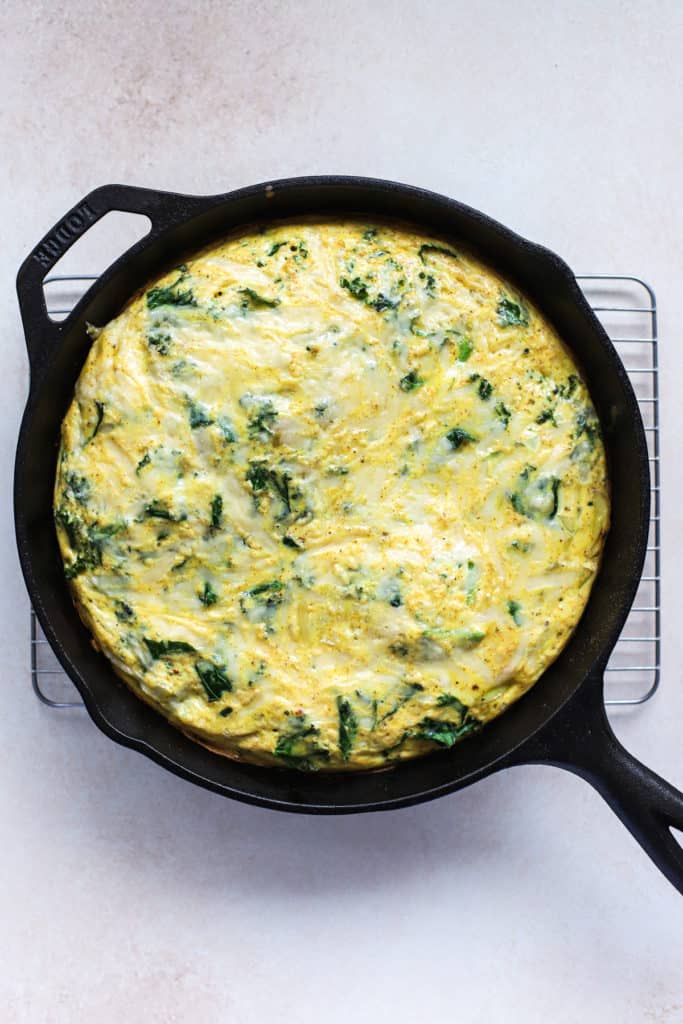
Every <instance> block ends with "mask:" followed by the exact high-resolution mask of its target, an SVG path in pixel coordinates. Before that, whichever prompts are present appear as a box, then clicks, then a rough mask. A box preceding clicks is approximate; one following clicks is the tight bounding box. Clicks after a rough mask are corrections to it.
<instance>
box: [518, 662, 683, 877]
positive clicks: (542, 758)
mask: <svg viewBox="0 0 683 1024" xmlns="http://www.w3.org/2000/svg"><path fill="white" fill-rule="evenodd" d="M519 753H520V755H521V756H519V757H518V758H515V761H516V763H518V764H521V763H526V764H529V763H545V764H548V763H550V764H554V765H556V766H558V767H560V768H565V769H567V770H568V771H571V772H574V773H575V774H576V775H580V776H581V777H582V778H583V779H585V780H586V781H587V782H589V783H590V784H591V785H592V786H593V787H594V788H595V789H596V790H597V791H598V793H600V795H601V796H602V797H604V799H605V800H606V801H607V803H608V804H609V806H610V807H611V808H612V810H613V811H614V812H615V813H616V814H617V815H618V816H619V818H621V820H622V822H623V823H624V825H626V827H627V828H628V830H629V831H630V832H631V834H632V835H633V836H634V837H635V838H636V839H637V840H638V842H639V843H640V845H641V846H642V848H643V849H644V850H645V852H646V853H647V854H648V856H649V857H651V858H652V860H653V861H654V863H655V864H656V865H657V867H658V868H659V870H660V871H661V872H662V873H663V874H664V875H665V876H666V877H667V878H668V879H669V881H670V882H671V884H672V885H673V886H675V888H676V889H678V891H679V892H680V893H682V894H683V846H681V844H680V843H679V842H678V841H677V839H676V837H675V836H674V835H673V833H672V831H671V829H672V828H675V829H680V830H681V832H683V793H681V792H680V791H679V790H677V789H676V788H675V787H674V786H672V785H671V784H670V783H668V782H667V781H666V780H665V779H662V778H661V777H660V776H659V775H657V774H656V773H655V772H653V771H652V770H651V769H650V768H647V767H646V766H645V765H644V764H642V763H641V762H640V761H638V760H637V758H635V757H633V755H632V754H630V753H629V752H628V750H626V749H625V748H624V747H623V746H622V744H621V743H620V742H619V740H618V739H617V738H616V736H615V735H614V732H613V731H612V727H611V726H610V724H609V721H608V720H607V715H606V713H605V706H604V702H603V694H602V686H600V685H599V684H598V685H596V681H595V680H592V681H591V680H589V681H587V685H584V687H583V688H582V690H581V691H580V692H579V694H577V696H576V698H575V699H574V700H573V701H572V702H571V704H570V706H569V708H565V709H564V711H562V712H560V714H559V715H558V716H557V718H556V719H554V720H553V721H552V722H551V723H550V724H549V726H547V727H546V728H545V729H543V730H541V733H540V734H539V735H538V736H536V737H534V738H533V739H532V740H531V741H530V743H529V744H525V745H524V747H523V749H522V750H521V751H520V752H519Z"/></svg>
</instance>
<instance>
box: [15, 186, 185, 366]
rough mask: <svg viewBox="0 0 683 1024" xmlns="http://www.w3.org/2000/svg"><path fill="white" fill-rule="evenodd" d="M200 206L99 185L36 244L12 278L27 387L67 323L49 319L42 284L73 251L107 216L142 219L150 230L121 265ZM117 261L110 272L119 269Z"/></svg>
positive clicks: (171, 195)
mask: <svg viewBox="0 0 683 1024" xmlns="http://www.w3.org/2000/svg"><path fill="white" fill-rule="evenodd" d="M200 204H202V200H201V199H200V198H199V197H195V196H183V195H178V194H176V193H172V192H157V191H155V190H153V189H146V188H136V187H134V186H129V185H103V186H102V187H101V188H98V189H95V191H94V192H90V193H89V194H88V195H87V196H85V198H84V199H81V201H80V202H78V203H77V204H76V205H75V206H74V207H72V209H71V210H69V212H68V213H67V214H65V216H64V217H62V218H61V220H60V221H58V223H57V224H55V226H54V227H53V228H52V229H51V230H50V231H48V233H47V234H46V235H45V236H44V238H42V239H41V241H40V242H39V243H38V245H36V247H35V248H34V249H33V250H32V252H30V253H29V255H28V256H27V257H26V259H25V260H24V262H23V263H22V265H21V267H20V269H19V273H18V274H17V295H18V297H19V308H20V311H21V319H22V324H23V327H24V334H25V337H26V348H27V350H28V357H29V364H30V368H31V385H32V386H33V385H34V384H35V382H36V380H37V379H38V378H39V376H40V373H41V371H42V369H43V367H44V366H45V365H46V363H47V361H48V359H49V357H50V355H51V353H52V351H53V349H54V347H55V342H56V340H57V338H58V337H59V336H60V334H61V333H62V331H63V330H64V329H65V325H66V324H67V322H68V321H69V319H70V317H67V318H66V320H63V321H61V322H59V323H56V322H54V321H53V320H51V319H50V317H49V315H48V312H47V307H46V304H45V291H44V287H43V281H44V279H45V277H46V276H47V275H48V273H49V272H50V271H51V270H52V269H53V268H54V267H55V265H56V264H57V263H58V262H59V261H60V260H61V259H62V257H63V256H64V255H65V253H66V252H68V250H69V249H70V248H71V247H72V245H73V244H74V243H75V242H76V241H77V240H78V239H79V238H81V237H82V236H83V235H84V234H85V233H86V232H87V231H89V229H90V228H92V226H93V225H94V224H96V223H97V222H98V221H99V220H101V219H102V217H104V216H105V215H106V214H108V213H112V212H119V213H132V214H137V215H140V216H143V217H146V218H147V219H148V220H149V221H150V224H151V227H150V230H149V231H148V232H146V233H145V234H144V236H143V237H142V238H141V239H139V240H138V241H137V242H136V243H135V245H133V246H132V247H131V248H130V249H128V250H127V251H126V252H125V253H124V254H123V255H122V256H121V257H120V259H125V258H128V256H129V255H130V253H131V252H133V251H135V250H136V249H137V248H138V247H140V246H143V245H147V244H148V243H149V242H150V241H152V240H153V239H154V238H156V237H157V236H158V235H160V234H162V233H163V231H165V230H166V229H167V227H168V226H169V224H171V223H174V222H176V221H177V220H178V219H179V218H181V217H184V216H187V215H188V214H189V213H190V212H192V210H193V209H195V207H198V206H199V205H200ZM119 262H120V260H117V261H116V263H115V264H114V265H113V267H112V268H111V269H112V271H113V269H114V268H115V267H116V266H117V265H118V263H119Z"/></svg>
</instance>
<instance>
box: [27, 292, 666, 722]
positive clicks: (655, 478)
mask: <svg viewBox="0 0 683 1024" xmlns="http://www.w3.org/2000/svg"><path fill="white" fill-rule="evenodd" d="M95 280H97V275H95V274H74V275H68V276H67V275H53V276H51V277H48V278H46V279H45V291H46V296H47V304H48V312H49V314H50V316H51V317H52V318H53V319H55V320H60V319H63V318H64V317H65V316H67V315H68V314H69V312H70V311H71V309H72V308H73V306H74V305H75V303H76V301H77V300H78V299H79V298H80V297H81V295H82V294H83V293H84V291H85V290H86V289H87V288H88V287H89V286H90V284H91V282H92V281H95ZM577 281H578V282H579V285H580V286H581V288H582V289H583V291H584V294H585V295H586V298H587V299H588V301H589V303H590V304H591V306H592V308H593V310H594V312H595V313H596V315H597V316H598V317H599V319H600V320H601V322H602V324H603V326H604V327H605V330H606V331H607V333H608V334H609V336H610V338H611V339H612V341H613V343H614V345H615V347H616V349H617V351H618V352H619V354H620V356H621V358H622V360H623V363H624V366H625V367H626V370H627V371H628V375H629V377H630V379H631V383H632V384H633V387H634V390H635V393H636V397H637V399H638V403H639V405H640V411H641V414H642V417H643V423H644V424H645V432H646V434H647V443H648V450H649V458H650V470H651V487H652V502H651V515H650V532H649V538H648V547H647V557H646V560H645V566H644V568H643V575H642V577H641V580H640V586H639V588H638V593H637V595H636V599H635V601H634V604H633V608H632V609H631V613H630V615H629V617H628V619H627V621H626V625H625V627H624V630H623V632H622V634H621V637H620V638H619V641H618V643H617V644H616V646H615V648H614V651H613V652H612V657H611V658H610V661H609V664H608V666H607V672H606V676H605V702H606V704H607V705H609V706H612V707H615V706H622V707H623V706H637V705H640V704H644V703H645V702H646V701H648V700H650V698H651V697H653V696H654V694H655V693H656V692H657V688H658V687H659V680H660V648H661V578H660V557H661V552H660V514H661V501H660V470H659V363H658V352H657V346H658V339H657V301H656V298H655V293H654V291H653V290H652V288H651V287H650V286H649V285H648V284H646V283H645V281H643V280H642V279H641V278H639V277H631V276H629V275H619V276H616V275H612V274H579V275H577ZM30 644H31V684H32V687H33V692H34V693H35V695H36V697H37V698H38V700H39V701H40V702H41V703H42V704H45V705H46V706H47V707H50V708H55V709H63V708H82V707H83V703H82V701H81V700H80V699H79V697H78V694H77V692H76V690H75V688H74V686H73V684H72V683H71V681H70V680H69V678H68V676H67V675H66V673H65V672H64V670H63V669H62V668H61V666H60V665H59V663H58V662H57V659H56V658H55V656H54V654H53V653H52V650H51V648H50V646H49V644H48V642H47V640H46V639H45V637H44V636H43V633H42V630H41V629H40V626H39V625H38V622H37V620H36V616H35V613H34V611H33V609H31V623H30Z"/></svg>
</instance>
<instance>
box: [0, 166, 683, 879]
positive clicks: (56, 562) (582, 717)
mask: <svg viewBox="0 0 683 1024" xmlns="http://www.w3.org/2000/svg"><path fill="white" fill-rule="evenodd" d="M111 210H122V211H129V212H131V213H138V214H146V215H147V216H148V217H149V219H150V221H151V230H150V232H149V234H148V235H147V236H146V237H145V238H144V239H142V241H140V242H138V243H137V244H136V245H134V246H133V247H132V248H131V249H130V250H129V251H128V252H127V253H126V254H125V255H124V256H122V257H121V258H120V259H119V260H117V262H116V263H114V264H113V265H112V266H111V267H110V268H109V269H108V270H107V271H106V272H105V273H104V274H102V276H101V277H100V278H99V279H98V281H97V282H96V283H95V284H93V286H92V287H91V288H90V290H89V291H88V292H87V294H86V295H85V296H84V297H83V299H82V300H81V301H80V302H79V303H78V305H77V306H76V308H75V309H74V310H73V312H72V313H71V315H70V316H69V317H67V319H66V320H65V321H63V322H62V323H59V324H57V323H53V322H52V321H50V319H49V318H48V316H47V312H46V308H45V300H44V295H43V289H42V281H43V278H44V277H45V275H46V273H47V271H49V269H50V268H51V267H52V266H53V265H54V263H55V262H56V261H57V260H58V259H59V257H60V256H61V255H62V254H63V253H64V252H65V251H66V250H67V249H68V248H69V246H70V245H71V244H72V243H73V242H74V241H75V239H76V238H78V237H79V236H80V235H82V234H83V233H84V232H85V231H87V229H88V228H89V227H90V226H91V225H92V224H94V223H95V222H96V221H97V220H98V219H99V218H100V217H102V216H103V215H104V214H105V213H108V212H109V211H111ZM310 213H339V214H347V213H362V214H367V215H368V216H369V217H370V218H372V217H373V216H382V215H383V216H388V217H399V218H403V219H405V220H409V221H412V222H414V223H415V224H416V225H419V226H422V227H424V229H425V230H426V231H432V230H436V231H438V232H440V233H441V234H443V235H446V236H451V237H452V239H453V241H454V244H457V242H458V241H459V240H461V241H463V242H465V243H467V244H469V245H471V246H473V247H474V248H476V249H477V250H478V251H479V252H480V253H481V254H482V256H484V257H485V258H486V259H487V260H489V261H490V262H491V263H492V264H493V265H494V266H495V267H496V268H497V269H498V270H500V271H501V272H502V273H503V274H504V275H505V276H507V277H509V278H511V279H512V280H514V281H515V282H516V283H517V284H518V286H519V287H520V288H521V289H522V290H523V291H525V292H527V293H528V294H529V295H530V296H531V298H532V299H533V300H534V302H536V303H537V305H538V306H539V307H540V308H541V309H542V310H543V311H544V313H545V314H546V316H547V317H548V318H549V320H550V321H551V323H552V324H554V326H555V327H556V328H557V330H558V331H559V333H560V335H561V337H562V338H563V339H564V340H565V341H566V342H567V343H568V344H569V346H570V347H571V348H572V349H573V351H574V352H575V354H576V357H577V359H578V360H579V362H580V364H581V365H582V366H583V368H584V370H585V372H586V374H587V377H588V380H589V383H590V389H591V394H592V397H593V400H594V402H595V405H596V408H597V411H598V414H599V417H600V421H601V423H602V427H603V431H604V436H605V443H606V448H607V454H608V459H609V471H610V479H611V484H612V527H611V530H610V533H609V536H608V538H607V543H606V547H605V553H604V560H603V565H602V568H601V570H600V573H599V575H598V577H597V579H596V580H595V584H594V587H593V591H592V594H591V598H590V601H589V603H588V606H587V608H586V611H585V614H584V616H583V618H582V619H581V622H580V623H579V625H578V627H577V629H576V631H575V633H574V635H573V637H572V639H571V640H570V642H569V644H568V645H567V647H566V648H565V650H564V651H563V653H562V654H561V656H560V657H559V658H558V659H557V661H556V662H555V664H554V665H552V666H551V668H549V669H548V671H547V672H546V673H545V675H544V677H543V679H542V680H541V681H540V682H539V683H538V684H537V685H536V686H535V687H534V689H533V690H531V691H530V692H529V693H528V694H527V695H526V696H525V697H524V698H523V699H522V700H520V701H519V702H518V703H517V704H515V705H514V706H513V707H512V708H511V709H510V710H509V711H507V712H506V713H505V714H504V715H503V716H502V717H500V718H498V719H496V720H495V721H493V722H492V723H491V724H489V725H487V727H486V728H485V729H484V730H483V731H482V732H481V733H480V734H478V735H477V736H475V737H473V738H471V739H468V740H467V742H465V743H462V744H461V745H459V746H458V747H456V748H455V749H454V750H452V751H448V752H442V753H435V754H433V755H431V756H429V757H424V758H421V759H418V760H413V761H408V762H406V763H404V764H401V765H398V766H396V767H394V768H392V769H390V770H386V771H380V772H361V773H354V774H336V775H329V774H325V773H318V774H307V775H303V774H299V773H297V772H294V771H291V770H288V769H273V768H259V767H255V766H252V765H247V764H240V763H238V762H235V761H231V760H228V759H227V758H224V757H220V756H218V755H216V754H213V753H211V752H209V751H207V750H205V749H204V748H203V747H201V746H199V745H198V744H196V743H193V742H192V741H191V740H189V739H186V738H185V737H184V736H183V735H182V734H181V733H180V732H178V731H177V730H176V729H174V728H172V727H171V726H170V725H168V724H167V722H166V721H165V720H164V719H163V718H162V716H161V715H159V714H157V713H156V712H154V711H153V710H151V709H150V708H149V707H147V706H146V705H145V704H143V703H142V701H140V700H138V698H137V697H135V696H133V694H132V693H131V692H130V691H129V690H128V689H127V688H126V687H125V686H124V685H123V683H121V682H120V681H119V679H118V678H117V677H116V675H115V674H114V672H113V670H112V669H111V667H110V665H109V663H108V662H107V661H106V659H105V658H104V657H102V656H101V655H100V654H98V653H97V652H96V651H95V650H94V649H93V647H92V645H91V643H90V639H89V636H88V633H87V631H86V630H85V628H84V627H83V625H82V624H81V622H80V620H79V618H78V615H77V614H76V611H75V610H74V607H73V604H72V602H71V598H70V596H69V593H68V590H67V587H66V584H65V581H64V574H63V572H62V567H61V560H60V556H59V551H58V548H57V542H56V538H55V530H54V525H53V520H52V490H53V485H54V475H55V457H56V452H57V439H58V434H59V426H60V422H61V420H62V418H63V416H64V414H65V412H66V410H67V406H68V404H69V402H70V400H71V396H72V392H73V388H74V384H75V382H76V379H77V377H78V374H79V372H80V370H81V367H82V365H83V361H84V359H85V357H86V354H87V352H88V349H89V347H90V341H89V339H88V336H87V334H86V330H85V325H86V321H89V322H91V323H95V324H103V323H106V322H107V321H108V320H110V319H111V318H112V317H113V316H115V315H116V314H117V313H118V312H119V310H120V309H121V307H122V306H123V305H124V303H125V302H126V300H127V299H128V298H129V296H130V295H131V294H132V293H133V292H134V291H135V290H136V289H137V288H139V287H140V286H141V285H143V284H144V283H145V282H146V281H147V280H148V279H149V278H150V277H152V276H153V275H155V274H157V273H158V272H159V271H160V270H161V269H162V268H164V267H165V266H166V265H167V264H172V263H173V261H175V260H177V259H178V257H179V256H180V255H181V254H182V253H183V252H185V251H188V250H191V249H193V248H195V247H199V246H200V245H204V244H206V243H207V241H210V240H211V239H212V238H213V237H214V236H218V235H220V234H222V233H224V232H227V231H229V230H231V229H233V228H235V227H238V226H240V225H243V224H247V223H249V222H253V221H259V220H263V219H267V220H275V219H277V218H281V217H292V216H298V215H302V214H310ZM17 286H18V292H19V302H20V306H21V315H22V319H23V324H24V329H25V332H26V344H27V346H28V355H29V360H30V368H31V387H30V394H29V397H28V402H27V405H26V411H25V414H24V418H23V422H22V425H21V432H20V435H19V444H18V449H17V457H16V466H15V520H16V531H17V541H18V546H19V555H20V558H21V564H22V568H23V571H24V576H25V578H26V585H27V587H28V591H29V594H30V596H31V600H32V602H33V606H34V608H35V610H36V613H37V615H38V618H39V620H40V623H41V625H42V627H43V629H44V631H45V634H46V636H47V638H48V640H49V641H50V644H51V645H52V647H53V649H54V651H55V653H56V655H57V657H58V658H59V660H60V662H61V663H62V665H63V666H64V668H65V669H66V671H67V673H68V674H69V676H70V677H71V679H72V680H73V681H74V683H75V684H76V686H77V688H78V690H79V691H80V693H81V695H82V697H83V700H84V701H85V705H86V707H87V709H88V712H89V713H90V715H91V717H92V718H93V720H94V721H95V723H96V724H97V725H98V726H99V727H100V729H102V730H103V731H104V732H105V733H106V734H107V735H108V736H110V737H111V738H112V739H114V740H116V741H117V742H118V743H122V744H124V745H125V746H129V747H133V748H134V749H136V750H139V751H140V752H141V753H143V754H146V755H147V756H148V757H151V758H152V759H153V760H154V761H156V762H157V763H158V764H160V765H163V766H164V767H165V768H167V769H169V770H170V771H172V772H175V773H176V774H177V775H180V776H181V777H183V778H185V779H188V780H190V781H191V782H194V783H196V784H197V785H200V786H204V787H205V788H207V789H212V790H215V791H216V792H218V793H222V794H224V795H225V796H230V797H234V798H235V799H238V800H244V801H247V802H249V803H254V804H261V805H265V806H267V807H273V808H277V809H280V810H287V811H299V812H308V813H316V814H322V813H335V814H340V813H350V812H356V811H375V810H384V809H387V808H396V807H403V806H406V805H408V804H413V803H417V802H419V801H421V800H428V799H432V798H433V797H437V796H441V795H442V794H444V793H450V792H452V791H453V790H455V789H459V788H460V787H462V786H465V785H468V784H469V783H471V782H474V781H476V780H477V779H481V778H483V777H484V776H485V775H488V774H490V773H491V772H494V771H498V770H500V769H501V768H507V767H509V766H511V765H519V764H530V763H546V764H553V765H559V766H560V767H562V768H566V769H568V770H569V771H572V772H575V773H577V774H578V775H581V776H582V777H583V778H585V779H586V780H587V781H588V782H590V783H591V784H592V785H593V786H594V787H595V788H596V789H597V790H598V791H599V792H600V793H601V794H602V796H603V797H604V798H605V800H607V802H608V803H609V804H610V806H611V807H612V808H613V810H614V811H616V813H617V814H618V815H619V817H620V818H621V819H622V821H623V822H624V824H625V825H626V826H627V828H629V829H630V831H631V832H632V833H633V835H634V836H635V838H636V839H637V840H638V842H639V843H640V844H641V845H642V846H643V848H644V849H645V850H646V852H647V853H648V854H649V855H650V857H651V858H652V859H653V861H654V862H655V863H656V864H657V865H658V866H659V868H660V869H661V870H662V871H663V872H664V874H665V875H666V876H667V878H668V879H669V880H670V881H671V882H672V883H673V884H674V885H675V886H676V887H677V888H678V889H679V890H680V891H682V892H683V849H682V848H681V847H680V846H679V844H678V843H677V842H676V840H675V838H674V836H673V834H672V832H671V827H672V826H673V827H674V828H678V829H683V794H681V793H679V792H678V791H677V790H676V789H674V788H673V787H672V786H670V785H669V784H668V783H667V782H665V781H664V780H663V779H661V778H659V777H658V776H657V775H655V774H654V773H653V772H651V771H650V770H649V769H648V768H646V767H644V766H643V765H642V764H640V763H639V762H638V761H636V760H635V758H633V757H632V756H631V755H630V754H629V753H628V752H627V751H626V750H624V748H623V747H622V746H621V745H620V743H619V742H618V741H617V739H616V738H615V736H614V734H613V732H612V730H611V728H610V726H609V724H608V722H607V718H606V716H605V710H604V704H603V671H604V668H605V664H606V662H607V659H608V657H609V654H610V652H611V650H612V647H613V646H614V644H615V642H616V640H617V638H618V636H619V633H620V630H621V628H622V626H623V623H624V620H625V619H626V616H627V614H628V611H629V608H630V606H631V603H632V601H633V598H634V596H635V592H636V588H637V586H638V581H639V578H640V573H641V569H642V564H643V558H644V555H645V548H646V543H647V532H648V515H649V486H650V480H649V467H648V458H647V448H646V444H645V434H644V431H643V426H642V422H641V418H640V414H639V411H638V405H637V403H636V399H635V397H634V394H633V391H632V389H631V386H630V383H629V381H628V378H627V376H626V373H625V371H624V368H623V366H622V364H621V362H620V360H619V358H618V356H617V354H616V352H615V350H614V348H613V347H612V344H611V343H610V341H609V339H608V337H607V335H606V334H605V332H604V330H603V329H602V327H601V326H600V324H599V323H598V321H597V320H596V318H595V317H594V315H593V314H592V312H591V310H590V308H589V307H588V305H587V303H586V301H585V299H584V298H583V296H582V293H581V291H580V290H579V288H578V286H577V284H576V281H575V279H574V276H573V274H572V272H571V271H570V269H569V268H568V267H567V265H566V264H565V263H563V262H562V260H560V259H559V258H558V257H557V256H555V255H553V254H552V253H551V252H548V251H547V250H546V249H542V248H540V247H539V246H537V245H533V244H532V243H530V242H528V241H526V240H524V239H522V238H520V237H519V236H518V235H515V234H513V232H512V231H509V230H508V229H507V228H505V227H502V226H501V225H500V224H497V223H496V222H495V221H492V220H490V219H489V218H488V217H485V216H484V215H483V214H481V213H478V212H477V211H475V210H472V209H469V208H468V207H466V206H463V205H461V204H460V203H457V202H454V201H453V200H451V199H446V198H444V197H443V196H439V195H435V194H433V193H430V192H425V191H422V190H421V189H416V188H410V187H408V186H406V185H400V184H396V183H393V182H388V181H376V180H372V179H364V178H352V177H318V178H293V179H289V180H284V181H274V182H272V183H269V184H261V185H255V186H253V187H250V188H245V189H240V190H239V191H237V192H231V193H228V194H227V195H218V196H202V197H198V196H185V195H175V194H172V193H167V192H155V191H151V190H148V189H142V188H130V187H126V186H122V185H106V186H104V187H103V188H99V189H96V190H95V191H94V192H91V193H90V195H88V196H86V198H85V199H83V200H82V201H81V202H80V203H78V204H77V205H76V206H75V207H74V208H73V209H72V210H71V211H70V212H69V213H67V214H66V216H65V217H64V218H63V219H62V220H61V221H60V222H59V224H57V225H56V226H55V227H54V228H53V229H52V230H51V231H50V232H49V233H48V234H47V235H46V236H45V238H44V239H43V240H42V241H41V242H40V243H39V244H38V245H37V246H36V248H35V249H34V250H33V252H32V253H31V254H30V255H29V256H28V258H27V259H26V261H25V262H24V264H23V266H22V267H21V270H20V271H19V276H18V281H17Z"/></svg>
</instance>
